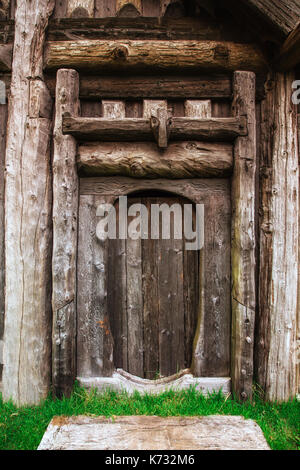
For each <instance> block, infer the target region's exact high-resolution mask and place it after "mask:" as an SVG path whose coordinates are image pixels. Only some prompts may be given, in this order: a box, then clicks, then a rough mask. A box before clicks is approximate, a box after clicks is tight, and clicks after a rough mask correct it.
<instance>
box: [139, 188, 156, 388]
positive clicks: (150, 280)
mask: <svg viewBox="0 0 300 470" xmlns="http://www.w3.org/2000/svg"><path fill="white" fill-rule="evenodd" d="M142 203H143V204H145V206H146V207H147V210H148V214H149V218H148V228H149V229H148V239H147V240H142V263H143V265H142V272H143V321H144V375H145V378H146V379H155V378H157V376H158V374H159V340H158V337H159V330H158V322H159V298H158V253H157V240H152V239H151V232H150V227H151V225H150V224H151V205H152V204H157V203H158V200H157V198H155V197H143V198H142ZM149 233H150V235H149Z"/></svg>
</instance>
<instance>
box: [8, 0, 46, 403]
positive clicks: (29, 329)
mask: <svg viewBox="0 0 300 470" xmlns="http://www.w3.org/2000/svg"><path fill="white" fill-rule="evenodd" d="M53 8H54V1H52V0H41V1H39V2H30V1H23V2H18V5H17V9H16V16H15V47H14V57H13V64H12V80H11V100H10V107H9V118H8V126H7V146H6V185H5V208H6V211H5V239H6V245H5V265H6V273H5V291H6V292H5V328H4V351H3V355H4V364H5V366H4V370H3V398H4V400H9V399H10V398H11V399H12V400H13V401H14V403H16V404H17V405H23V404H36V403H38V402H39V401H40V400H41V399H44V398H46V396H47V394H48V392H49V388H50V370H51V366H50V362H51V361H50V356H51V340H50V335H51V304H50V296H51V294H50V279H51V272H50V270H49V264H50V263H49V261H50V253H51V248H50V247H51V176H50V174H51V173H50V136H51V132H52V123H51V109H50V113H49V114H48V111H49V107H48V106H44V105H45V104H46V103H48V104H49V103H50V102H51V98H50V96H49V92H48V90H47V88H46V86H45V84H44V82H43V45H44V40H45V30H46V28H47V24H48V19H49V17H50V15H51V13H52V11H53ZM37 37H38V38H39V41H38V45H37V41H36V38H37ZM33 90H34V92H33ZM34 102H35V103H36V105H35V106H32V104H33V103H34ZM44 113H45V114H44ZM16 222H17V223H16Z"/></svg>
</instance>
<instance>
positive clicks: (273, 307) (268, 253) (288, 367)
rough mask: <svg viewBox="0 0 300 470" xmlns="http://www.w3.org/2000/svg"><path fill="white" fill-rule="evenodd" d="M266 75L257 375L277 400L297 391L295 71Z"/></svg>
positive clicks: (297, 198) (270, 397)
mask: <svg viewBox="0 0 300 470" xmlns="http://www.w3.org/2000/svg"><path fill="white" fill-rule="evenodd" d="M270 78H272V83H273V88H272V87H270V89H269V92H268V94H267V98H266V101H264V102H262V145H261V153H262V167H261V175H262V177H261V180H260V184H261V221H260V274H259V280H260V283H259V298H260V309H259V315H258V320H257V323H258V325H257V331H258V337H259V341H258V354H257V357H258V366H257V368H258V371H257V376H258V381H259V384H260V385H261V387H262V388H263V390H264V391H265V396H266V398H267V399H269V400H279V401H282V400H288V399H289V398H290V397H294V396H295V394H296V360H297V343H296V329H297V326H296V325H297V295H296V292H297V278H298V250H299V166H298V150H297V137H296V107H295V106H294V105H293V103H292V100H291V93H292V91H293V90H292V82H293V80H294V74H293V73H287V74H282V73H276V74H274V76H272V77H270ZM270 83H271V81H270ZM298 354H299V353H298Z"/></svg>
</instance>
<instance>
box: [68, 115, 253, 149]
mask: <svg viewBox="0 0 300 470" xmlns="http://www.w3.org/2000/svg"><path fill="white" fill-rule="evenodd" d="M62 126H63V133H64V134H70V135H72V136H73V137H76V138H77V139H78V140H100V141H115V142H130V141H138V142H142V141H149V140H150V141H151V140H154V136H153V132H152V129H151V127H150V119H140V118H126V119H103V118H83V117H79V118H75V117H71V116H68V115H67V114H65V116H63V122H62ZM247 132H248V131H247V121H246V119H245V117H244V116H240V117H238V118H235V117H228V118H206V119H196V118H188V117H184V118H180V117H173V118H172V119H171V124H170V127H169V140H170V141H172V140H207V141H218V142H220V141H221V142H223V141H233V140H234V139H235V138H236V137H238V136H245V135H247Z"/></svg>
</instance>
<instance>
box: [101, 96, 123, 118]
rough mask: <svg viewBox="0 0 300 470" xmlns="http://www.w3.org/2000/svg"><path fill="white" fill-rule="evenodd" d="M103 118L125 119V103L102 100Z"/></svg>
mask: <svg viewBox="0 0 300 470" xmlns="http://www.w3.org/2000/svg"><path fill="white" fill-rule="evenodd" d="M102 116H103V117H104V118H107V119H108V118H109V119H123V118H125V103H124V101H113V100H102Z"/></svg>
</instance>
